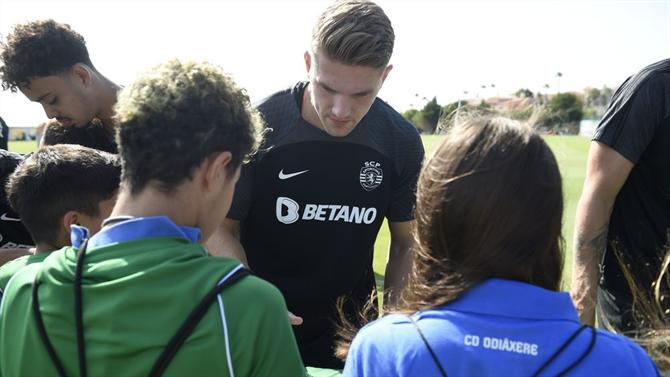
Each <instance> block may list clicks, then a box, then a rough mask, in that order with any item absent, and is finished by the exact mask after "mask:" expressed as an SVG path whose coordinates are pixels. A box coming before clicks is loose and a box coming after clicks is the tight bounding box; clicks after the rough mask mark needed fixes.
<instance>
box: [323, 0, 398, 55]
mask: <svg viewBox="0 0 670 377" xmlns="http://www.w3.org/2000/svg"><path fill="white" fill-rule="evenodd" d="M394 41H395V34H394V32H393V26H391V20H389V18H388V17H387V16H386V13H384V10H383V9H382V8H381V7H380V6H378V5H377V4H375V3H373V2H371V1H366V0H343V1H338V2H336V3H334V4H333V5H331V6H330V7H328V8H327V9H326V10H325V11H324V12H323V13H322V14H321V16H320V17H319V19H318V21H317V23H316V25H315V27H314V30H313V32H312V52H314V53H322V54H325V55H326V56H327V57H328V58H329V59H333V60H335V61H337V62H339V63H343V64H347V65H362V66H368V67H373V68H385V67H386V66H387V65H388V63H389V60H391V54H393V43H394Z"/></svg>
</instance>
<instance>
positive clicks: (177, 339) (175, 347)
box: [149, 267, 251, 377]
mask: <svg viewBox="0 0 670 377" xmlns="http://www.w3.org/2000/svg"><path fill="white" fill-rule="evenodd" d="M250 274H251V273H250V272H249V270H247V269H246V268H244V267H241V268H238V269H237V270H236V271H234V272H233V273H232V274H231V275H230V276H228V278H227V279H225V280H223V281H221V282H220V283H219V284H217V285H216V286H215V287H214V288H212V289H211V290H210V291H209V292H208V293H207V295H205V297H203V299H202V300H201V301H200V303H199V304H198V305H197V306H196V307H195V309H193V311H191V313H190V314H189V315H188V317H187V318H186V320H185V321H184V322H183V323H182V324H181V326H180V327H179V330H177V333H176V334H175V335H174V336H173V337H172V339H170V341H169V342H168V344H167V346H165V349H163V352H162V353H161V355H160V356H159V357H158V360H156V363H155V364H154V366H153V367H152V368H151V371H150V372H149V376H150V377H157V376H161V375H163V372H165V369H167V367H168V365H170V362H171V361H172V359H173V358H174V356H175V355H176V354H177V351H179V349H180V348H181V346H182V345H183V344H184V342H185V341H186V339H188V337H189V336H190V335H191V333H192V332H193V330H194V329H195V327H196V326H197V325H198V323H200V321H201V320H202V318H203V317H204V316H205V314H206V313H207V310H208V309H209V307H210V306H211V305H212V303H213V302H214V300H216V296H217V295H218V294H219V293H221V292H222V291H223V290H225V289H226V288H228V287H230V286H231V285H233V284H235V283H236V282H238V281H239V280H240V279H242V278H244V277H245V276H247V275H250Z"/></svg>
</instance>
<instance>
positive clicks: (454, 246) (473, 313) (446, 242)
mask: <svg viewBox="0 0 670 377" xmlns="http://www.w3.org/2000/svg"><path fill="white" fill-rule="evenodd" d="M562 215H563V193H562V189H561V176H560V173H559V169H558V165H557V163H556V159H555V158H554V155H553V153H552V152H551V150H550V149H549V147H548V145H547V144H546V143H545V142H544V140H543V139H542V138H541V137H540V136H539V135H538V134H536V133H534V132H533V131H532V130H531V129H530V128H527V127H525V126H522V125H519V124H517V123H515V122H514V121H511V120H506V119H502V118H479V119H471V120H469V121H467V122H463V123H461V124H460V125H457V126H454V127H452V129H450V131H448V133H447V136H446V137H445V140H444V142H443V143H442V145H441V146H440V147H439V149H438V150H437V152H436V153H435V155H434V156H433V157H432V158H431V159H430V160H429V161H428V162H427V163H426V165H425V166H424V168H423V171H422V173H421V177H420V179H419V184H418V189H417V207H416V219H417V224H416V247H415V251H414V253H415V255H414V261H413V267H412V273H411V277H410V281H409V283H408V285H407V287H406V288H405V290H404V292H403V296H402V297H403V299H402V300H401V301H400V303H399V304H398V305H397V307H395V308H393V310H392V313H393V314H390V315H386V316H384V317H382V318H380V319H379V320H377V321H375V322H373V323H371V324H368V325H367V326H365V327H364V328H363V329H362V330H361V331H360V332H359V333H358V334H357V335H356V337H355V339H354V340H353V343H351V346H350V348H349V349H348V357H347V361H346V366H345V369H344V375H345V376H446V375H450V376H488V375H501V376H512V375H514V376H531V375H542V376H554V375H566V374H570V375H610V376H617V375H622V376H623V375H625V376H637V375H644V376H649V375H651V376H654V375H658V371H657V369H656V367H655V366H654V364H653V362H652V361H651V359H650V358H649V356H648V355H647V354H646V353H645V352H644V351H643V350H642V349H641V348H640V347H639V346H638V345H636V344H635V343H633V342H632V341H630V340H628V339H626V338H624V337H622V336H618V335H614V334H610V333H607V332H603V331H599V330H595V329H593V328H592V327H588V326H583V325H582V324H581V323H580V321H579V318H578V316H577V313H576V311H575V308H574V306H573V304H572V301H571V299H570V296H569V295H568V293H565V292H560V283H561V276H562V271H563V243H564V242H563V239H562V237H561V224H562ZM344 351H346V344H345V350H344Z"/></svg>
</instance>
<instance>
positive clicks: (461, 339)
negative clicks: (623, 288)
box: [344, 279, 658, 377]
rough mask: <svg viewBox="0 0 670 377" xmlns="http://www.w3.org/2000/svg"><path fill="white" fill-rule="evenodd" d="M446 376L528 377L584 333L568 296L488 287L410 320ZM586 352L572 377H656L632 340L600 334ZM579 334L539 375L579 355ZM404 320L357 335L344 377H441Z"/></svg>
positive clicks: (585, 340)
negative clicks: (605, 376)
mask: <svg viewBox="0 0 670 377" xmlns="http://www.w3.org/2000/svg"><path fill="white" fill-rule="evenodd" d="M412 318H413V319H414V321H415V322H416V324H417V325H418V326H419V327H420V328H421V331H422V333H423V334H424V336H425V337H426V339H427V341H428V343H429V344H430V346H431V348H432V349H433V351H434V352H435V354H436V355H437V358H438V360H439V362H440V364H441V365H442V367H443V368H444V370H445V371H446V373H447V375H449V376H493V375H496V376H530V375H532V374H533V373H535V372H536V371H537V370H538V369H539V368H540V367H541V366H542V365H543V364H544V363H545V362H546V361H547V360H549V359H550V358H551V357H552V355H553V354H554V353H555V352H556V351H557V350H558V349H559V348H560V347H561V345H563V343H565V342H566V341H567V340H568V339H569V338H570V337H571V336H572V335H573V334H574V333H575V332H576V331H577V330H579V328H580V327H581V326H582V325H581V323H580V322H579V318H578V316H577V312H576V311H575V309H574V306H573V304H572V301H571V299H570V296H569V295H568V294H567V293H565V292H553V291H549V290H545V289H542V288H539V287H536V286H533V285H530V284H525V283H520V282H515V281H508V280H501V279H489V280H486V281H484V282H483V283H481V284H479V285H478V286H476V287H474V288H472V289H470V290H468V291H467V292H466V293H465V294H464V295H463V296H461V298H459V299H458V300H456V301H454V302H452V303H450V304H448V305H445V306H442V307H438V308H435V309H431V310H425V311H420V312H417V313H415V314H413V315H412ZM596 334H597V335H596V341H595V345H594V347H593V349H592V350H591V352H590V353H589V354H588V355H587V356H586V358H585V359H584V360H583V361H582V362H581V363H579V364H578V365H577V366H576V367H575V368H574V369H573V370H572V372H571V374H570V375H583V376H594V375H607V376H658V370H657V369H656V367H655V365H654V363H653V362H652V360H651V358H649V356H648V355H647V354H646V353H645V351H644V350H643V349H642V348H641V347H640V346H638V345H637V344H635V343H633V342H632V341H631V340H629V339H627V338H625V337H622V336H619V335H615V334H612V333H608V332H605V331H600V330H598V331H597V333H596ZM591 338H592V335H591V330H590V329H586V330H584V331H583V332H582V333H581V334H579V335H578V336H577V337H576V339H575V340H574V341H573V342H572V343H571V344H570V346H569V347H568V348H566V349H565V351H564V352H562V353H561V354H560V356H558V357H557V358H556V360H555V361H554V362H552V363H551V364H550V365H549V366H548V367H547V369H545V370H544V372H543V373H542V375H547V376H552V375H557V374H558V373H560V372H561V371H563V370H564V369H565V368H567V367H568V366H569V365H570V364H572V363H573V362H575V361H576V360H577V359H579V357H580V356H581V355H583V354H584V353H585V352H586V351H587V349H588V347H589V344H590V343H591ZM439 375H440V372H439V369H438V367H437V365H436V364H435V361H434V360H433V359H432V357H431V356H430V353H429V351H428V349H427V347H426V345H425V343H424V342H423V341H422V339H421V336H420V335H419V333H418V331H417V329H416V327H415V326H414V325H413V324H412V322H411V321H410V320H409V318H408V317H407V316H405V315H401V314H392V315H388V316H385V317H383V318H381V319H379V320H377V321H374V322H372V323H370V324H368V325H367V326H365V327H364V328H363V329H361V331H360V332H359V333H358V334H357V335H356V337H355V339H354V341H353V343H352V345H351V348H350V350H349V355H348V357H347V362H346V365H345V368H344V376H385V377H390V376H439Z"/></svg>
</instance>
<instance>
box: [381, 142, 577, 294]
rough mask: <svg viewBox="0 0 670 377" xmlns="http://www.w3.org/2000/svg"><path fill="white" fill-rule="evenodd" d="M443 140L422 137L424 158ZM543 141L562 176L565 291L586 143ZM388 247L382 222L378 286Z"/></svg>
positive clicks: (386, 228) (386, 229)
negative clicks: (554, 158)
mask: <svg viewBox="0 0 670 377" xmlns="http://www.w3.org/2000/svg"><path fill="white" fill-rule="evenodd" d="M442 138H443V136H437V135H428V136H423V145H424V146H425V148H426V156H431V155H432V153H433V151H434V150H435V149H436V148H437V146H438V145H439V144H440V142H441V140H442ZM545 140H546V141H547V143H548V144H549V146H550V147H551V149H552V150H553V152H554V154H555V155H556V159H557V160H558V164H559V168H560V170H561V175H562V176H563V196H564V200H565V211H564V215H563V237H564V238H565V243H566V253H565V256H566V258H565V269H564V273H563V286H564V288H565V289H567V288H568V287H569V282H570V275H571V271H570V269H571V266H572V231H573V228H574V218H575V208H576V206H577V201H578V200H579V195H580V194H581V192H582V184H583V182H584V173H585V171H586V155H587V151H588V147H589V140H588V139H587V138H583V137H580V136H546V137H545ZM388 244H389V233H388V227H387V225H386V223H384V225H382V229H381V230H380V231H379V236H378V237H377V242H376V243H375V258H374V270H375V273H376V275H377V277H378V279H377V283H378V284H379V285H381V284H382V283H383V275H384V268H385V266H386V260H387V258H388Z"/></svg>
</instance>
